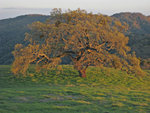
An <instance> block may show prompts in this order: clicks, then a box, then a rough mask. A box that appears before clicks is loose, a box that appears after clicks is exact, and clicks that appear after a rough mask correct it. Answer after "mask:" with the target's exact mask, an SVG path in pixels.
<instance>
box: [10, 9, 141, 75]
mask: <svg viewBox="0 0 150 113" xmlns="http://www.w3.org/2000/svg"><path fill="white" fill-rule="evenodd" d="M51 16H52V19H51V20H50V21H46V22H45V23H41V22H34V23H32V25H30V30H31V31H30V32H29V33H26V38H25V39H26V40H27V41H29V44H28V45H27V46H24V45H22V44H17V45H16V46H15V50H14V51H13V55H14V57H15V61H14V62H13V66H12V71H13V73H14V74H17V73H22V74H25V72H26V71H27V69H28V67H29V64H32V63H34V64H36V69H37V70H40V69H42V68H44V69H50V68H53V67H56V66H57V65H59V64H60V63H61V60H62V58H63V57H65V56H67V57H68V58H70V59H71V61H72V64H73V65H74V68H75V69H77V70H78V72H79V76H81V77H86V69H87V68H88V66H107V67H114V68H119V69H121V70H124V71H127V72H132V73H140V74H141V73H142V70H141V68H140V66H139V64H140V61H139V60H138V59H137V58H136V56H135V54H128V53H129V52H130V48H129V47H128V46H127V44H128V40H129V39H128V37H126V36H125V35H124V34H123V32H124V31H125V30H126V25H122V24H121V23H120V22H119V21H112V20H111V18H110V17H108V16H104V15H101V14H92V13H87V12H86V11H85V10H81V9H77V10H74V11H72V10H68V11H66V12H65V13H62V11H61V9H54V10H53V12H52V13H51Z"/></svg>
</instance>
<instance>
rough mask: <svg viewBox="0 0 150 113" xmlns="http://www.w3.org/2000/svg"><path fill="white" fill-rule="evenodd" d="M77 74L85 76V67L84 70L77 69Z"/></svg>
mask: <svg viewBox="0 0 150 113" xmlns="http://www.w3.org/2000/svg"><path fill="white" fill-rule="evenodd" d="M78 72H79V76H80V77H83V78H85V77H86V69H84V70H78Z"/></svg>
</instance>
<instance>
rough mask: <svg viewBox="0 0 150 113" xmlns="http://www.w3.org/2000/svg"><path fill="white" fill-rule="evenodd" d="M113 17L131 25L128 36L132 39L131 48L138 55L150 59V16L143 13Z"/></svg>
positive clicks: (120, 14)
mask: <svg viewBox="0 0 150 113" xmlns="http://www.w3.org/2000/svg"><path fill="white" fill-rule="evenodd" d="M112 17H113V18H115V19H118V20H120V21H121V22H126V23H127V24H128V25H129V30H128V32H127V33H126V35H127V36H128V37H129V38H130V40H129V46H130V47H131V48H132V50H133V51H135V52H136V55H137V56H138V57H141V58H150V16H145V15H143V14H141V13H118V14H114V15H112Z"/></svg>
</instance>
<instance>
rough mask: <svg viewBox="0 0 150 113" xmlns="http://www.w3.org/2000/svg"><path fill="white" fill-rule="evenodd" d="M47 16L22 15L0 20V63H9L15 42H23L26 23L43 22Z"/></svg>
mask: <svg viewBox="0 0 150 113" xmlns="http://www.w3.org/2000/svg"><path fill="white" fill-rule="evenodd" d="M48 18H49V16H44V15H24V16H18V17H16V18H10V19H4V20H0V64H11V63H12V61H13V55H12V53H11V52H12V51H13V50H14V46H15V45H16V44H17V43H22V44H26V43H25V42H24V36H25V33H26V32H28V31H29V29H28V24H31V23H32V22H35V21H41V22H44V21H46V20H47V19H48Z"/></svg>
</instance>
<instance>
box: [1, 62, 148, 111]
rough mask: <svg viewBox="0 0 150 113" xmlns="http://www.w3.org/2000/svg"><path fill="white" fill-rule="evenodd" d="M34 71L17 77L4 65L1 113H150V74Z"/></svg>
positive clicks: (90, 69)
mask: <svg viewBox="0 0 150 113" xmlns="http://www.w3.org/2000/svg"><path fill="white" fill-rule="evenodd" d="M31 71H32V72H31ZM30 72H31V73H30V74H31V76H32V77H26V78H23V77H20V78H16V77H14V76H13V75H12V74H11V72H10V66H7V65H5V66H4V65H1V66H0V113H150V84H149V80H150V76H148V75H147V76H145V77H143V78H141V77H138V78H137V77H135V76H134V75H128V74H126V73H125V72H121V71H119V70H114V69H109V68H104V69H98V68H95V67H90V68H89V69H88V70H87V78H80V77H78V76H77V75H78V73H77V71H75V70H73V68H72V66H63V69H62V70H61V71H57V70H52V71H50V72H48V74H47V75H44V73H41V74H38V73H34V72H33V70H30ZM147 73H149V71H147Z"/></svg>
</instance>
